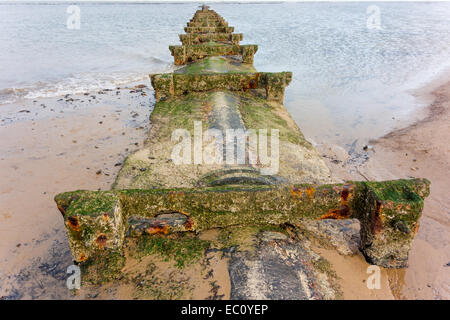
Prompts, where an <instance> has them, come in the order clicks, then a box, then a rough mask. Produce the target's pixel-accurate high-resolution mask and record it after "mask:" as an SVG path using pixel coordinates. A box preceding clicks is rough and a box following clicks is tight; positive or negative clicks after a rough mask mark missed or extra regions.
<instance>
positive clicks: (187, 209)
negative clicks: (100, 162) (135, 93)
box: [55, 6, 429, 298]
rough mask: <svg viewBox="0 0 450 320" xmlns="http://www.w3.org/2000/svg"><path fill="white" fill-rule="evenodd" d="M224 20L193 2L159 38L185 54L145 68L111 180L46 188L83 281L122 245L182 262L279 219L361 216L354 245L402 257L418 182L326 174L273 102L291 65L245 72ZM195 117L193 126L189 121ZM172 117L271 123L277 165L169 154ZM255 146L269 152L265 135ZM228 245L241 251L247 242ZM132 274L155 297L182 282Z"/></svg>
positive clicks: (417, 205) (248, 59) (176, 122)
mask: <svg viewBox="0 0 450 320" xmlns="http://www.w3.org/2000/svg"><path fill="white" fill-rule="evenodd" d="M233 30H234V29H233V27H229V26H228V25H227V23H226V22H225V21H224V20H223V18H222V17H220V16H219V15H218V14H217V13H215V12H214V11H212V10H209V9H208V8H207V7H206V6H203V7H202V9H201V10H198V11H197V12H196V14H195V16H194V18H193V19H192V20H191V21H190V22H189V23H188V26H187V27H186V32H187V34H186V35H180V40H181V41H182V44H183V45H182V46H171V47H170V50H171V52H172V55H173V56H174V58H175V64H176V65H185V64H186V63H189V64H188V65H186V66H184V67H183V68H180V69H178V70H176V71H175V72H174V73H170V74H156V75H152V76H151V81H152V85H153V88H154V89H155V97H156V101H157V102H156V104H155V106H154V109H153V112H152V114H151V118H150V121H151V123H152V127H151V130H150V132H149V136H148V139H147V141H146V142H145V146H144V148H142V149H141V150H139V151H137V152H135V153H133V154H132V155H130V156H129V157H128V158H127V159H126V160H125V162H124V164H123V167H122V168H121V170H120V172H119V175H118V177H117V179H116V181H115V183H114V185H113V188H112V190H111V191H101V192H100V191H82V190H79V191H74V192H67V193H63V194H59V195H57V196H56V197H55V201H56V203H57V205H58V208H59V210H60V211H61V213H62V214H63V216H64V222H65V225H66V229H67V234H68V238H69V245H70V248H71V251H72V255H73V258H74V260H75V261H77V262H78V263H80V264H81V266H82V268H83V271H84V275H85V276H84V279H83V281H85V282H91V283H102V282H105V281H110V280H113V279H117V278H120V277H121V276H122V274H121V272H122V268H123V267H124V265H125V260H126V259H128V257H130V256H131V257H132V258H133V259H138V260H140V259H144V258H145V257H159V258H162V259H163V260H164V261H170V262H173V263H174V265H175V267H176V268H185V267H186V266H187V265H190V264H194V263H196V262H198V260H199V259H200V258H201V257H202V256H204V252H205V250H207V249H208V248H210V247H211V246H214V250H224V252H225V251H226V250H231V249H230V248H232V247H235V246H236V247H240V248H243V249H245V250H247V249H248V250H247V251H249V252H250V251H252V250H253V249H251V248H252V247H253V248H255V247H254V246H253V244H254V242H255V241H256V240H255V239H257V242H258V243H262V242H265V243H272V242H273V241H272V240H274V242H273V243H274V244H277V242H276V241H277V239H282V238H283V239H284V237H285V236H286V234H285V227H286V226H290V227H292V228H295V227H294V226H296V225H298V223H299V221H305V219H306V220H308V219H309V220H317V219H348V218H356V219H358V220H359V221H360V223H361V229H360V230H361V231H360V232H361V251H362V252H363V253H364V254H365V256H366V257H367V259H368V260H369V261H370V262H372V263H375V264H378V265H382V266H385V267H403V266H405V265H406V263H407V258H408V252H409V249H410V247H411V242H412V240H413V238H414V235H415V233H416V232H417V229H418V226H419V219H420V216H421V212H422V209H423V201H424V198H425V197H427V196H428V193H429V182H428V181H427V180H425V179H411V180H396V181H384V182H349V183H347V184H334V183H333V182H334V181H333V179H332V177H331V175H330V171H329V169H328V168H327V167H326V165H325V163H324V161H323V159H322V158H321V157H320V155H319V154H318V153H317V151H316V150H315V149H314V147H313V146H312V144H311V143H309V142H308V141H307V140H306V139H305V137H304V136H303V134H302V133H301V131H300V129H299V128H298V126H297V125H296V124H295V122H294V121H293V119H292V118H291V116H290V115H289V113H288V112H287V110H286V108H285V107H284V106H283V99H284V88H285V87H286V86H287V85H288V84H289V82H290V81H291V78H292V74H291V73H290V72H280V73H264V72H260V73H259V72H257V71H256V70H255V68H254V67H253V64H252V63H253V56H254V54H255V52H256V50H257V46H255V45H240V44H239V42H240V41H241V40H242V35H241V34H233V33H232V32H233ZM196 122H197V123H200V127H199V126H198V124H197V127H195V123H196ZM176 129H183V130H185V131H184V132H187V133H188V134H189V135H190V137H189V138H191V137H194V132H195V130H200V131H202V132H204V131H206V130H208V129H216V130H219V131H226V130H228V129H234V130H236V129H239V130H242V131H243V132H245V133H246V134H249V132H250V130H261V129H263V130H264V129H267V133H268V136H269V140H271V139H270V138H271V137H272V136H273V135H276V132H277V131H272V130H278V133H279V159H278V160H279V168H278V171H277V172H275V173H273V174H270V175H266V174H262V173H261V172H262V171H261V169H263V167H264V164H262V163H261V161H257V162H256V163H245V164H237V163H236V164H230V163H228V164H226V163H225V162H224V163H213V164H206V163H203V162H197V163H185V164H175V163H174V159H172V157H173V155H172V150H173V148H174V146H175V144H176V143H178V141H174V140H172V134H173V133H174V131H175V130H176ZM255 132H256V131H255ZM272 132H274V133H272ZM200 137H201V136H200ZM247 138H248V139H249V140H250V138H249V136H246V138H245V139H247ZM191 141H192V140H191ZM202 141H203V140H202ZM237 143H238V142H236V144H237ZM194 144H195V142H194ZM192 148H194V146H192ZM247 151H248V150H247ZM266 151H267V153H268V154H269V153H270V154H272V151H274V149H272V144H271V145H270V146H267V150H266ZM189 156H190V155H189ZM258 159H259V160H260V158H258ZM191 160H192V157H191ZM162 216H164V219H165V220H164V219H163V218H161V217H162ZM163 220H164V221H163ZM180 221H181V222H180ZM282 226H283V227H282ZM216 229H218V230H220V231H219V236H218V238H217V239H216V240H214V241H209V240H200V239H199V237H198V233H205V232H208V231H211V230H216ZM261 234H264V236H263V238H264V239H265V240H264V239H262V238H261V237H260V235H261ZM274 237H275V238H277V237H278V238H277V239H275V238H274ZM130 239H132V241H131V240H130ZM285 240H286V241H284V240H283V241H281V242H280V243H278V244H277V246H279V250H281V251H283V250H284V251H285V248H288V249H289V250H290V251H289V252H291V253H293V254H294V255H293V256H296V255H297V256H296V257H297V258H296V259H297V260H298V259H299V257H300V256H298V255H299V254H300V251H302V250H300V251H299V250H298V248H299V246H298V244H294V243H293V242H292V241H291V240H292V239H285ZM261 241H262V242H261ZM271 241H272V242H271ZM269 247H271V246H266V245H263V246H262V247H261V246H259V247H258V248H259V249H258V250H259V251H258V252H259V254H263V255H262V256H264V254H265V253H266V252H267V253H269V254H270V255H271V257H272V258H273V259H275V258H276V259H278V258H279V257H280V256H279V255H278V253H276V250H275V251H273V250H269V249H268V248H269ZM125 248H127V249H129V250H125ZM281 248H284V249H281ZM272 249H273V248H272ZM130 250H131V251H130ZM284 251H283V252H284ZM129 252H131V254H130V253H129ZM305 252H306V251H305ZM288 255H289V254H288ZM238 256H242V257H251V253H250V255H247V254H244V255H239V254H238ZM262 256H260V257H259V258H258V259H262V258H261V257H262ZM285 258H286V257H284V258H283V259H285ZM291 258H292V257H290V258H289V259H291ZM252 259H253V258H252ZM286 259H287V258H286ZM283 261H285V260H283ZM286 261H287V260H286ZM286 261H285V262H286ZM314 261H315V262H314V267H315V269H316V270H318V271H319V272H321V273H323V274H325V275H326V276H327V277H328V280H329V281H331V282H330V283H333V280H332V278H333V272H332V270H331V268H330V265H329V264H328V263H327V262H326V261H325V260H322V259H319V258H318V259H315V260H314ZM235 262H236V263H241V261H240V260H239V259H235ZM266 262H267V263H268V261H266ZM252 263H253V262H252ZM255 263H256V262H255ZM289 263H291V262H289ZM292 263H293V264H294V265H295V264H296V261H292ZM305 263H306V262H305ZM308 263H309V262H308ZM275 265H277V264H275ZM281 265H282V266H283V267H285V266H284V265H283V264H281ZM152 266H153V265H152ZM248 267H251V266H248ZM297 267H299V268H300V269H299V270H301V268H302V267H301V266H297ZM294 269H295V268H294ZM296 270H297V269H296ZM311 276H312V273H311ZM237 278H239V277H237ZM293 278H295V279H297V278H296V277H293ZM297 280H298V279H297ZM297 280H296V281H297ZM142 283H144V285H143V286H141V284H142ZM168 283H169V281H168ZM139 285H140V286H141V287H145V288H146V289H145V290H148V291H149V292H147V293H148V294H150V295H151V296H153V297H160V298H161V297H169V298H179V297H182V296H185V293H181V291H184V290H187V287H186V286H177V285H173V286H172V285H170V286H169V287H170V288H169V290H168V291H167V292H166V293H164V292H162V291H161V288H165V287H167V286H159V285H158V286H154V285H153V283H152V281H148V279H143V280H142V281H141V280H139ZM145 290H144V291H145ZM178 291H179V292H178ZM244 291H245V290H244ZM294 291H296V290H293V292H294ZM325 291H326V290H325ZM336 292H337V291H336ZM141 293H142V292H141ZM325 296H328V295H320V294H319V295H317V297H325ZM306 297H308V295H306ZM311 297H312V296H311Z"/></svg>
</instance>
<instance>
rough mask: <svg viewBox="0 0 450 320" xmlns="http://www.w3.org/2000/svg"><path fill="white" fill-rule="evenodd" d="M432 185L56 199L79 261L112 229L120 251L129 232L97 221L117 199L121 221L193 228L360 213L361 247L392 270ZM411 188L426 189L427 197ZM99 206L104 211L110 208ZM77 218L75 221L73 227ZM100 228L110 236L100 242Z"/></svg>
mask: <svg viewBox="0 0 450 320" xmlns="http://www.w3.org/2000/svg"><path fill="white" fill-rule="evenodd" d="M428 186H429V182H428V181H427V180H424V179H414V180H397V181H385V182H351V183H349V184H346V185H339V184H338V185H320V186H314V185H297V186H290V187H287V186H272V187H269V186H257V185H254V186H247V187H237V186H221V187H209V188H197V189H191V188H188V189H158V190H118V191H107V192H95V191H78V192H70V193H68V194H67V195H65V194H63V195H59V196H57V198H56V200H57V201H58V200H59V201H60V202H59V203H58V204H59V205H62V204H64V205H67V203H69V206H68V207H67V208H66V210H65V219H66V222H67V225H68V226H69V238H70V239H71V241H70V244H71V248H72V250H73V252H76V254H77V255H80V256H82V257H83V259H82V260H86V259H87V258H89V257H90V256H91V255H93V254H94V253H96V252H98V251H97V250H98V249H103V248H105V247H107V243H108V242H107V241H108V240H107V239H108V237H110V236H111V235H112V234H115V235H116V237H118V239H117V241H115V242H110V243H109V245H108V247H110V248H111V249H114V250H118V251H120V250H121V246H122V244H123V239H124V236H125V233H124V232H118V231H116V230H117V229H109V228H108V227H110V226H109V225H108V224H106V225H105V223H103V224H102V223H100V222H99V220H98V219H97V218H94V217H101V218H100V221H104V217H105V214H106V215H107V214H108V213H109V212H110V210H111V208H110V207H109V204H110V203H116V207H120V211H121V214H120V218H121V219H122V221H116V225H120V226H124V225H127V219H128V217H130V216H142V217H154V216H156V215H157V214H159V213H161V212H179V213H182V214H184V215H186V216H187V217H188V219H187V222H186V224H188V226H187V227H186V230H190V231H196V232H199V231H203V230H207V229H212V228H225V227H230V226H239V225H241V226H248V225H281V224H285V223H289V224H295V223H296V221H298V219H324V218H328V219H346V218H357V219H359V220H360V221H361V237H362V243H361V246H362V248H361V249H362V250H363V252H364V253H365V254H366V256H368V258H369V259H372V260H373V261H374V262H376V263H377V264H380V265H383V266H389V267H392V266H400V265H404V262H405V260H404V259H405V257H406V258H407V254H408V251H409V246H410V242H411V241H412V239H413V237H414V234H415V232H416V227H417V225H418V219H419V217H420V215H421V211H422V208H423V198H422V197H423V196H426V195H427V190H428V189H427V188H428ZM414 190H424V193H422V197H421V195H419V194H417V193H415V192H414ZM380 194H381V195H383V197H380V196H379V195H380ZM67 198H71V199H72V200H71V201H68V200H67ZM99 199H102V200H101V201H100V200H99ZM79 201H82V202H83V203H84V206H83V207H84V208H93V209H92V210H93V212H94V213H90V212H84V211H80V209H79V207H80V206H79ZM102 201H103V203H102ZM91 202H92V203H91ZM117 202H118V203H117ZM98 208H105V212H102V211H101V210H100V209H98ZM74 212H76V214H74ZM73 219H76V220H77V224H76V225H74V223H73ZM117 219H118V218H117ZM99 232H100V234H102V235H103V237H104V238H102V239H104V240H105V242H104V243H102V244H101V245H100V243H99V240H98V239H99V238H98V234H99ZM93 234H95V235H96V236H95V237H93V236H92V235H93ZM93 240H94V241H93ZM380 255H382V256H381V257H380ZM405 255H406V256H405ZM82 260H81V261H82Z"/></svg>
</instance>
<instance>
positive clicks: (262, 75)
mask: <svg viewBox="0 0 450 320" xmlns="http://www.w3.org/2000/svg"><path fill="white" fill-rule="evenodd" d="M200 68H201V66H199V67H198V69H200ZM150 78H151V82H152V86H153V88H154V89H155V95H156V99H157V100H161V99H167V98H170V97H173V96H182V95H185V94H187V93H189V92H207V91H213V90H227V91H241V92H247V91H249V90H258V89H262V90H264V93H265V94H264V95H265V97H266V99H267V100H269V101H277V102H279V103H283V100H284V89H285V87H286V86H287V85H289V83H290V82H291V79H292V73H291V72H279V73H271V72H254V73H249V72H234V73H233V72H227V73H216V72H212V73H206V72H198V71H197V72H196V73H191V72H189V73H171V74H152V75H151V76H150Z"/></svg>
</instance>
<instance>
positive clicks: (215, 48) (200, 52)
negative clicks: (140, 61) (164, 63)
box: [169, 43, 258, 65]
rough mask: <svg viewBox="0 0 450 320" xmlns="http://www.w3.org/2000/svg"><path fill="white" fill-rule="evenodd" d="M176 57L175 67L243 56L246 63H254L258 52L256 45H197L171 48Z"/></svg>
mask: <svg viewBox="0 0 450 320" xmlns="http://www.w3.org/2000/svg"><path fill="white" fill-rule="evenodd" d="M169 50H170V52H171V54H172V56H173V57H174V63H175V65H183V64H186V63H188V62H193V61H197V60H200V59H203V58H206V57H213V56H233V55H238V56H242V59H243V62H244V63H253V56H254V54H255V53H256V51H257V50H258V46H256V45H242V46H241V45H231V44H210V43H204V44H197V45H187V46H185V45H183V46H169Z"/></svg>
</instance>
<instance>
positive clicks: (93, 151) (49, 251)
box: [0, 83, 153, 299]
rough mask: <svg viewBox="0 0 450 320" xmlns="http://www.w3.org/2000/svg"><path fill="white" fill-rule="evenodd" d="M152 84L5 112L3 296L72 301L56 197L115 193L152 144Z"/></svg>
mask: <svg viewBox="0 0 450 320" xmlns="http://www.w3.org/2000/svg"><path fill="white" fill-rule="evenodd" d="M136 85H137V86H138V87H135V86H136ZM146 85H149V83H147V84H141V86H139V85H138V84H130V85H129V86H128V87H122V88H117V89H116V90H103V91H100V92H91V93H86V94H80V95H67V96H65V97H57V98H48V99H38V100H24V101H22V102H21V103H15V104H10V105H3V106H1V110H0V114H1V116H0V118H1V120H0V123H1V125H0V137H1V141H2V144H1V146H0V150H1V151H0V154H1V158H0V172H1V173H2V179H1V182H0V234H1V236H2V241H1V244H0V265H1V268H0V297H5V296H6V297H10V298H16V299H17V298H25V299H27V298H28V299H34V298H41V299H58V298H68V297H69V294H70V292H69V291H68V290H67V288H66V287H65V282H64V281H62V280H64V279H66V278H67V275H66V274H65V272H66V270H67V267H68V266H69V265H71V264H72V262H71V256H70V251H69V248H68V243H67V237H66V232H65V229H64V225H63V218H62V216H61V214H60V212H59V211H58V210H57V208H56V206H55V204H54V201H53V197H54V196H55V194H57V193H60V192H64V191H68V190H72V189H73V188H78V189H93V190H96V189H102V190H105V189H109V188H110V186H111V184H112V183H113V182H114V179H115V176H116V174H117V172H118V171H119V169H120V166H121V163H122V161H123V160H124V159H125V157H126V156H127V155H128V154H129V153H131V152H133V151H134V150H136V149H138V148H139V146H140V145H141V144H142V143H143V141H144V138H145V137H146V134H147V131H148V128H149V123H148V118H149V115H150V112H151V110H152V103H151V102H152V99H153V97H152V94H150V93H149V91H150V90H148V89H147V87H146ZM143 86H144V87H143Z"/></svg>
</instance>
